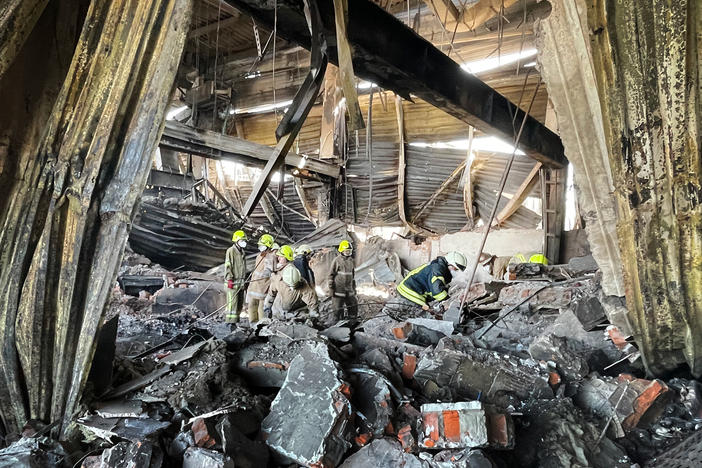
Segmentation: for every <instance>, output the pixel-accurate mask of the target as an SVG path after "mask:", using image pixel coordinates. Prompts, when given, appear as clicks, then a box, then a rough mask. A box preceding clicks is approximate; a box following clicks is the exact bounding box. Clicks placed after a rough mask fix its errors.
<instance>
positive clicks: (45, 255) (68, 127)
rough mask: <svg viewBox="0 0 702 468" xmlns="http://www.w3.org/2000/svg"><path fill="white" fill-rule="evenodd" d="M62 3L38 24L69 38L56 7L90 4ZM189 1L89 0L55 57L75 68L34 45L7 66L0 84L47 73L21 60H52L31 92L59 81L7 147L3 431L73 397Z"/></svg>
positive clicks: (0, 361)
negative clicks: (30, 72)
mask: <svg viewBox="0 0 702 468" xmlns="http://www.w3.org/2000/svg"><path fill="white" fill-rule="evenodd" d="M56 3H64V2H56ZM65 3H66V4H69V3H71V5H70V6H71V7H72V9H70V10H69V12H67V11H64V10H63V5H62V6H61V7H57V8H59V9H60V10H61V11H62V14H64V17H62V16H61V15H60V14H56V13H55V12H53V14H54V16H53V18H54V21H53V22H51V21H49V20H46V21H44V18H43V17H42V18H40V20H39V24H43V23H42V21H44V22H45V23H46V24H45V26H47V27H48V28H49V30H50V31H52V34H53V31H56V32H57V34H58V35H60V37H62V38H63V39H69V38H70V37H71V34H70V33H71V31H70V28H68V31H66V28H67V25H66V24H64V23H63V22H62V21H61V18H64V19H65V18H66V17H70V15H71V14H73V15H77V14H79V12H81V11H83V12H86V10H85V4H84V2H65ZM50 9H51V8H47V13H46V14H48V13H51V12H50V11H49V10H50ZM66 9H67V10H68V5H67V6H66ZM191 13H192V0H155V1H151V2H143V1H141V0H113V1H103V0H98V1H93V2H91V3H90V5H89V7H88V8H87V13H84V14H85V16H84V19H83V18H80V19H79V20H77V23H78V24H80V21H81V20H82V21H83V27H82V30H80V34H79V36H76V35H74V36H73V37H78V41H77V45H76V46H75V49H74V50H71V51H70V52H69V51H64V52H68V54H67V55H66V56H65V57H58V59H65V60H66V61H65V62H64V63H66V64H68V63H70V66H69V67H68V68H67V70H66V69H64V70H63V71H62V70H58V71H54V69H55V68H57V67H56V65H55V64H53V63H51V62H50V60H48V58H53V57H51V53H52V52H43V51H42V50H41V49H40V48H30V49H28V50H25V51H22V52H21V53H20V55H19V56H18V57H17V58H16V59H15V64H13V65H11V66H10V68H9V69H8V72H7V73H6V74H5V75H4V76H2V77H0V81H2V86H3V88H4V89H12V87H13V86H17V87H18V89H20V90H23V89H24V88H23V84H22V80H24V79H30V80H39V79H40V78H36V77H29V78H27V77H25V76H24V74H23V73H22V69H20V71H19V72H16V71H13V70H12V68H13V66H18V67H22V66H27V64H28V63H30V62H32V61H34V62H39V63H42V61H43V60H44V61H45V62H46V63H44V65H45V66H46V68H47V70H49V71H50V72H51V73H47V74H46V75H45V76H44V80H46V82H39V83H37V85H36V86H35V88H34V89H31V90H27V91H26V92H27V95H28V96H29V97H31V98H34V97H35V96H34V95H33V94H32V93H33V92H35V91H36V89H38V90H39V91H44V90H45V89H51V88H52V87H54V88H56V89H57V90H58V89H60V91H58V92H57V93H56V94H53V95H52V94H51V93H45V94H44V97H45V98H51V99H52V100H51V101H49V102H50V103H51V106H50V105H48V104H47V102H45V101H44V102H40V104H41V105H38V106H37V107H36V108H34V109H31V110H29V111H28V113H29V115H28V116H29V117H30V119H31V122H32V123H33V124H35V125H36V127H35V130H36V131H33V132H27V131H24V130H23V129H20V128H17V127H16V126H15V127H14V130H15V131H14V133H13V130H12V129H11V130H9V132H10V133H9V135H6V138H7V139H8V141H9V145H8V150H7V152H6V153H4V154H3V153H0V160H2V165H1V166H0V167H2V168H3V169H2V174H1V176H2V178H3V180H5V181H7V182H8V185H6V186H5V188H3V194H7V198H6V199H5V200H4V201H3V210H2V212H1V213H0V245H2V250H1V251H0V264H1V265H2V269H1V270H0V291H1V294H0V368H2V372H1V373H0V394H1V395H3V398H2V399H0V415H1V416H2V421H3V424H4V425H5V428H6V429H7V430H9V431H14V430H17V429H18V427H21V425H22V424H24V422H25V421H26V420H27V419H29V418H37V419H42V420H44V421H46V422H49V421H66V420H68V419H69V418H70V417H71V415H72V414H73V412H74V411H75V409H76V408H77V404H78V402H79V399H80V394H81V391H82V388H83V385H84V382H85V380H86V378H87V375H88V370H89V366H90V362H91V358H92V354H93V351H94V343H95V338H96V334H97V330H98V327H99V325H100V322H101V319H102V316H103V309H104V305H105V302H106V301H107V298H108V295H109V292H110V290H111V288H112V285H113V283H114V280H115V277H116V274H117V268H118V265H119V261H120V258H121V254H122V251H123V248H124V245H125V242H126V239H127V234H128V230H129V224H130V222H131V218H132V214H133V211H134V205H135V202H136V200H137V198H138V197H139V196H140V194H141V192H142V190H143V187H144V185H145V182H146V177H147V175H148V168H149V166H150V164H151V159H152V155H153V153H154V151H155V149H156V146H157V144H158V140H159V137H160V134H161V130H162V127H163V120H164V112H165V109H166V106H167V102H168V98H169V93H170V89H171V86H172V83H173V80H174V77H175V73H176V69H177V67H178V64H179V62H180V57H181V53H182V50H183V44H184V41H185V35H186V33H187V29H188V25H189V22H190V18H191ZM74 23H76V19H75V16H74ZM18 30H20V31H21V30H22V29H21V28H19V29H18ZM76 31H77V29H76V30H74V31H73V32H74V33H75V32H76ZM35 32H36V31H35ZM37 34H39V32H37ZM30 36H31V34H30ZM49 36H50V37H51V38H52V39H53V36H51V35H49ZM31 40H32V38H31V37H30V38H29V41H31ZM45 48H50V47H46V46H45ZM30 52H36V53H37V54H36V56H33V57H29V56H27V57H22V54H24V53H30ZM69 54H72V55H73V58H72V60H71V58H70V55H69ZM59 68H60V67H59ZM52 80H53V81H52ZM61 83H62V84H61ZM35 113H36V114H35ZM13 158H20V159H19V160H17V159H14V161H13ZM9 162H11V163H9Z"/></svg>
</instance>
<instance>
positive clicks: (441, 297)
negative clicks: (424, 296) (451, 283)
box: [434, 291, 448, 301]
mask: <svg viewBox="0 0 702 468" xmlns="http://www.w3.org/2000/svg"><path fill="white" fill-rule="evenodd" d="M447 297H448V293H447V292H446V291H441V292H440V293H439V294H434V300H436V301H443V300H444V299H446V298H447Z"/></svg>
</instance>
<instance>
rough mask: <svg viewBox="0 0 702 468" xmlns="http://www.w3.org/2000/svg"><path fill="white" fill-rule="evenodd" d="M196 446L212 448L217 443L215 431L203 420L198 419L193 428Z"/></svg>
mask: <svg viewBox="0 0 702 468" xmlns="http://www.w3.org/2000/svg"><path fill="white" fill-rule="evenodd" d="M192 431H193V438H194V439H195V445H197V446H198V447H204V448H210V447H212V446H214V445H215V444H216V443H217V440H216V439H215V434H216V432H215V429H214V427H212V426H211V425H209V424H207V422H206V421H205V420H204V419H202V418H199V419H196V420H195V422H193V426H192Z"/></svg>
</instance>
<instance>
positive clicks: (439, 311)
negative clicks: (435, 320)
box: [434, 302, 446, 314]
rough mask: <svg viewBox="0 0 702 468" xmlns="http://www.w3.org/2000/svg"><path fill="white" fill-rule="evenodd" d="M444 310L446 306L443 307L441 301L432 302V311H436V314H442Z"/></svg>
mask: <svg viewBox="0 0 702 468" xmlns="http://www.w3.org/2000/svg"><path fill="white" fill-rule="evenodd" d="M445 310H446V308H445V307H444V303H443V302H439V303H437V304H434V312H436V313H437V314H443V313H444V311H445Z"/></svg>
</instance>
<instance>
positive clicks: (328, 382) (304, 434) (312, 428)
mask: <svg viewBox="0 0 702 468" xmlns="http://www.w3.org/2000/svg"><path fill="white" fill-rule="evenodd" d="M342 385H344V382H342V380H341V378H340V371H339V369H338V367H337V364H336V363H335V362H334V361H333V360H332V359H331V358H330V357H329V351H328V349H327V347H326V346H325V345H324V344H307V345H305V346H304V347H303V348H302V349H301V350H300V354H299V355H298V356H297V357H296V358H295V359H293V361H292V363H291V364H290V369H289V370H288V374H287V377H286V379H285V383H284V384H283V386H282V388H281V389H280V391H279V392H278V395H277V396H276V398H275V400H273V403H272V404H271V411H270V413H269V414H268V416H267V417H266V418H265V419H264V420H263V423H262V425H261V430H262V431H263V433H264V434H265V437H266V443H267V444H268V446H269V447H270V448H271V449H272V450H273V451H274V452H275V453H276V454H277V455H278V456H279V457H280V458H281V459H282V460H284V461H285V462H289V461H293V462H295V463H299V464H301V465H304V466H312V465H318V466H336V465H337V464H338V463H339V461H341V458H342V457H343V455H344V453H345V452H346V450H348V449H349V448H350V447H351V444H350V443H349V442H348V439H349V434H348V430H349V426H350V424H349V418H350V415H351V404H350V402H349V400H348V399H347V397H346V396H345V395H344V394H343V393H342V391H341V389H342Z"/></svg>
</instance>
